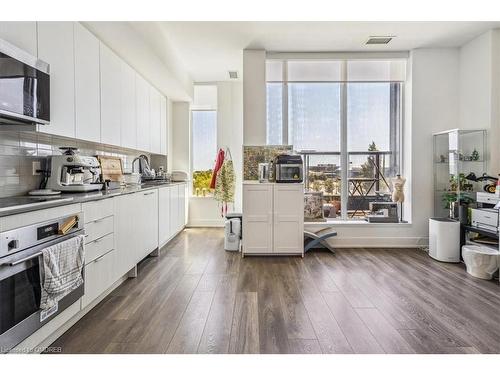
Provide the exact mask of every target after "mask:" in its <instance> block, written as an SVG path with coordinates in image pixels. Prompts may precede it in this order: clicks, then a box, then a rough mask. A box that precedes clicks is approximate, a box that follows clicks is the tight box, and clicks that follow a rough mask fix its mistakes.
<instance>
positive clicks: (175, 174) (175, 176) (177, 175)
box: [170, 171, 189, 182]
mask: <svg viewBox="0 0 500 375" xmlns="http://www.w3.org/2000/svg"><path fill="white" fill-rule="evenodd" d="M170 178H171V180H172V181H173V182H186V181H188V180H189V178H188V174H187V173H186V172H184V171H172V174H171V176H170Z"/></svg>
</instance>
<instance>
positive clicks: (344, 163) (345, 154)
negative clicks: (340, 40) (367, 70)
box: [266, 56, 410, 222]
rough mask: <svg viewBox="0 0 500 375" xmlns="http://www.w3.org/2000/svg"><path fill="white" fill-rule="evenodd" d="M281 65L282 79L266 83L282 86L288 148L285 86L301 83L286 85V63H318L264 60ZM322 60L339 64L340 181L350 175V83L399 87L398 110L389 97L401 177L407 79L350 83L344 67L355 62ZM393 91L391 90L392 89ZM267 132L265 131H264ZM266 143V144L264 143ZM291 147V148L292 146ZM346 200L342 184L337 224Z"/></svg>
mask: <svg viewBox="0 0 500 375" xmlns="http://www.w3.org/2000/svg"><path fill="white" fill-rule="evenodd" d="M277 60H278V61H281V63H282V69H281V70H282V79H281V81H276V80H274V81H273V80H269V81H268V80H267V78H266V85H267V84H268V83H281V84H282V99H281V102H282V108H281V112H282V115H281V117H282V124H281V128H282V133H283V134H282V144H283V145H288V144H289V143H288V142H289V121H288V120H289V118H288V96H289V90H288V84H289V82H300V81H289V80H288V62H289V61H299V60H300V61H318V59H312V58H299V59H295V58H280V57H278V58H269V57H268V58H267V59H266V63H267V61H274V62H275V61H277ZM324 60H329V61H340V63H341V69H340V75H341V78H340V80H339V81H338V83H340V168H341V179H342V181H347V179H348V175H349V151H348V138H347V133H348V129H347V123H348V119H347V112H348V108H347V107H348V103H347V85H348V84H349V83H375V82H387V83H391V84H392V83H398V84H399V93H398V97H397V99H396V100H397V101H398V102H399V106H397V107H394V108H396V110H395V111H393V110H392V101H393V100H394V98H393V97H392V96H391V110H390V121H391V122H392V121H396V123H397V125H396V128H395V129H396V139H397V142H398V143H397V145H398V147H397V150H396V151H397V155H396V156H395V158H396V160H397V163H398V165H399V171H400V172H399V173H400V174H401V175H405V165H404V157H403V153H404V129H405V123H404V121H405V91H406V81H405V79H406V77H405V79H404V80H385V81H374V80H370V81H359V80H353V81H352V82H351V81H349V80H348V77H347V70H348V69H347V64H348V61H352V60H356V59H349V58H345V59H335V58H328V59H324ZM364 60H368V61H374V60H404V61H405V62H406V63H407V60H408V58H387V59H385V58H384V59H380V58H379V59H377V58H372V57H370V56H367V57H366V59H364ZM320 82H330V81H320ZM305 83H313V82H312V81H306V82H305ZM391 90H392V88H391ZM266 128H267V123H266ZM266 132H267V130H266ZM266 141H267V140H266ZM292 146H293V145H292ZM348 199H349V185H348V183H342V184H341V202H344V203H341V217H340V220H342V221H348V220H349V217H348V212H347V211H348V210H347V206H348V205H347V203H348ZM408 202H410V199H408ZM401 210H403V205H401ZM401 217H402V218H403V220H406V222H409V221H410V220H408V218H405V217H404V215H403V212H401Z"/></svg>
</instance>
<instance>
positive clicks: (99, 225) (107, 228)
mask: <svg viewBox="0 0 500 375" xmlns="http://www.w3.org/2000/svg"><path fill="white" fill-rule="evenodd" d="M113 221H114V217H113V216H108V217H105V218H104V219H97V220H94V221H91V222H90V223H87V224H85V244H88V243H90V242H92V241H94V240H96V239H97V238H101V237H103V236H105V235H106V234H109V233H113Z"/></svg>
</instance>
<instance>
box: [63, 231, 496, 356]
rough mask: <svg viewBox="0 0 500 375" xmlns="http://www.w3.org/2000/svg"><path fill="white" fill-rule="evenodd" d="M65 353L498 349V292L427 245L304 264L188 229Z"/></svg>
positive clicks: (348, 252) (79, 329) (67, 343)
mask: <svg viewBox="0 0 500 375" xmlns="http://www.w3.org/2000/svg"><path fill="white" fill-rule="evenodd" d="M53 346H60V347H62V352H63V353H478V352H480V353H500V287H499V286H498V284H497V283H496V282H488V281H482V280H478V279H474V278H472V277H470V276H468V275H467V274H466V273H465V271H464V268H463V266H462V265H454V264H445V263H439V262H435V261H433V260H431V259H430V258H429V257H428V256H427V254H425V253H424V252H422V251H420V250H408V249H401V250H394V249H390V250H380V249H344V250H339V251H338V252H337V254H336V255H333V254H330V253H327V252H318V251H315V252H312V253H308V254H307V255H306V256H305V258H303V259H302V258H293V257H282V258H277V257H273V258H269V257H268V258H263V257H256V258H251V257H247V258H244V259H241V257H240V256H239V254H234V253H228V252H225V251H224V250H223V238H222V231H221V230H219V229H188V230H186V231H184V232H183V233H182V234H180V235H179V236H177V237H176V238H175V239H174V240H173V242H172V243H171V244H169V245H168V246H167V247H165V248H164V249H163V250H162V252H161V256H160V257H158V258H150V259H147V260H146V261H144V262H143V263H141V265H140V269H139V277H138V278H137V279H129V280H128V281H126V282H125V283H124V284H122V285H121V286H120V287H119V288H117V289H116V290H115V291H113V292H112V293H111V295H109V296H108V297H107V298H106V299H105V300H103V301H102V302H101V303H100V304H99V305H98V306H96V307H95V308H94V309H93V310H92V311H91V312H89V313H88V314H87V315H86V316H85V317H84V318H83V319H81V320H80V321H79V322H78V323H77V324H76V325H74V326H73V327H72V328H71V329H70V330H69V331H68V332H66V334H64V335H63V336H62V337H61V338H59V339H58V340H57V341H56V342H55V343H54V344H53Z"/></svg>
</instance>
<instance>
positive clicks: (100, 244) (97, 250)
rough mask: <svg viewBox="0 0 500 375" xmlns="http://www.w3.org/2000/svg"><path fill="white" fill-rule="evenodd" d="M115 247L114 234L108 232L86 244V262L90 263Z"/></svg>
mask: <svg viewBox="0 0 500 375" xmlns="http://www.w3.org/2000/svg"><path fill="white" fill-rule="evenodd" d="M113 249H114V235H113V233H110V234H107V235H105V236H104V237H101V238H97V239H95V240H94V241H92V242H90V243H88V244H86V245H85V263H86V264H89V263H91V262H93V261H94V260H96V259H97V258H99V257H100V256H102V255H104V254H106V253H107V252H109V251H110V250H113Z"/></svg>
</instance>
